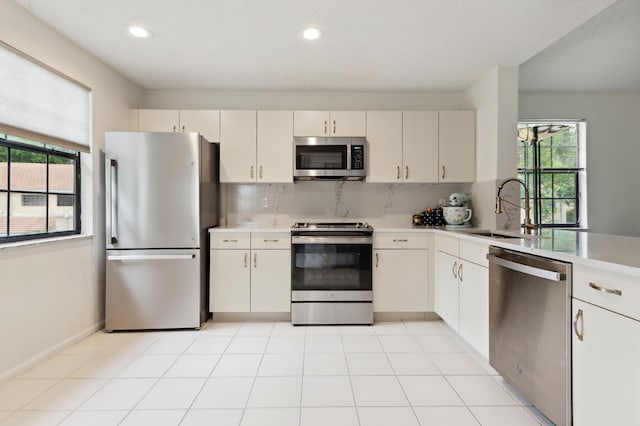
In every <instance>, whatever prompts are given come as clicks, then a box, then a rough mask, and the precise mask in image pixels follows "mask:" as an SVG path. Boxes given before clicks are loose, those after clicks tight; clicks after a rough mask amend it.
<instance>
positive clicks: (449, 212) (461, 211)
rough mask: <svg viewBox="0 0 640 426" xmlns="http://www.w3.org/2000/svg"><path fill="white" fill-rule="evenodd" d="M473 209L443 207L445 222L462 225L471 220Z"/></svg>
mask: <svg viewBox="0 0 640 426" xmlns="http://www.w3.org/2000/svg"><path fill="white" fill-rule="evenodd" d="M471 213H472V212H471V209H468V208H466V207H443V208H442V214H443V216H444V220H445V221H446V222H447V223H448V224H449V225H462V224H463V223H464V222H468V221H469V220H470V219H471Z"/></svg>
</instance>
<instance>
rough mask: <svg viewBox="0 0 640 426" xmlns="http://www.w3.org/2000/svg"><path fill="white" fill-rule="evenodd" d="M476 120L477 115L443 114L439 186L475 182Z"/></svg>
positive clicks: (440, 139) (461, 112)
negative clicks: (444, 183)
mask: <svg viewBox="0 0 640 426" xmlns="http://www.w3.org/2000/svg"><path fill="white" fill-rule="evenodd" d="M475 117H476V114H475V111H440V119H439V133H440V136H439V159H440V170H439V174H440V176H439V181H440V182H473V181H475V178H476V151H475V146H476V144H475V140H476V119H475Z"/></svg>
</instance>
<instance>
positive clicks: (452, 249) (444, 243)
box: [436, 235, 460, 256]
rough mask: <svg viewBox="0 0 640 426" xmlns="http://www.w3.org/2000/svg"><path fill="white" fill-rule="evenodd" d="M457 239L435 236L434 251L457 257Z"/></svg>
mask: <svg viewBox="0 0 640 426" xmlns="http://www.w3.org/2000/svg"><path fill="white" fill-rule="evenodd" d="M459 240H460V239H459V238H458V237H450V236H448V235H437V236H436V250H438V251H441V252H444V253H449V254H452V255H454V256H458V254H459V252H460V250H459V244H460V243H459Z"/></svg>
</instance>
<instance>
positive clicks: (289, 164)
mask: <svg viewBox="0 0 640 426" xmlns="http://www.w3.org/2000/svg"><path fill="white" fill-rule="evenodd" d="M256 149H257V164H256V167H257V175H256V178H257V182H292V181H293V111H258V134H257V145H256Z"/></svg>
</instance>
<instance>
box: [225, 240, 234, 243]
mask: <svg viewBox="0 0 640 426" xmlns="http://www.w3.org/2000/svg"><path fill="white" fill-rule="evenodd" d="M222 242H223V243H237V242H238V240H222Z"/></svg>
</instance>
